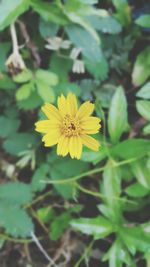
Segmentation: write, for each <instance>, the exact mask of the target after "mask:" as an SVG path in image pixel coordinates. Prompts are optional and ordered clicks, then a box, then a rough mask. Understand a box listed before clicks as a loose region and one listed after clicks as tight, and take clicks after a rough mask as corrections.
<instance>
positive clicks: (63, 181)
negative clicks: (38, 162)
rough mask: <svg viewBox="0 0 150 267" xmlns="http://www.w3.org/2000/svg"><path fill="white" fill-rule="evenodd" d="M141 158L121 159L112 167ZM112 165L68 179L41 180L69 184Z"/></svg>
mask: <svg viewBox="0 0 150 267" xmlns="http://www.w3.org/2000/svg"><path fill="white" fill-rule="evenodd" d="M138 159H139V158H133V159H127V160H124V161H120V162H118V163H114V165H112V166H111V168H116V167H118V166H122V165H126V164H129V163H131V162H134V161H137V160H138ZM109 168H110V166H104V167H100V168H95V169H93V170H90V171H87V172H83V173H81V174H78V175H76V176H73V177H70V178H68V179H63V180H55V181H54V180H52V181H45V180H41V182H42V183H46V184H69V183H72V182H75V181H77V180H79V179H81V178H83V177H85V176H90V175H92V174H96V173H99V172H102V171H104V170H106V169H109Z"/></svg>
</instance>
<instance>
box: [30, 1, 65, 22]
mask: <svg viewBox="0 0 150 267" xmlns="http://www.w3.org/2000/svg"><path fill="white" fill-rule="evenodd" d="M31 5H32V7H33V10H35V11H36V12H37V13H38V14H39V15H40V16H41V17H42V18H43V19H44V20H45V21H50V22H53V23H55V24H58V25H62V26H63V25H66V24H68V23H69V21H68V18H67V16H65V15H64V14H63V12H62V10H61V9H59V8H58V7H57V6H56V5H55V4H52V3H46V2H45V3H44V2H43V1H39V0H31Z"/></svg>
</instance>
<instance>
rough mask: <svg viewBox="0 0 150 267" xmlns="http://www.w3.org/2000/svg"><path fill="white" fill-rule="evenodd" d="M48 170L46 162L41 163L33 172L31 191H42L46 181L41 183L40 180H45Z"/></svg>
mask: <svg viewBox="0 0 150 267" xmlns="http://www.w3.org/2000/svg"><path fill="white" fill-rule="evenodd" d="M48 172H49V165H48V164H46V163H45V164H41V165H40V167H39V168H38V169H37V170H36V171H35V172H34V174H33V176H32V181H31V188H32V191H34V192H36V191H42V190H43V189H44V188H45V187H46V183H42V182H41V180H44V181H46V180H47V174H48Z"/></svg>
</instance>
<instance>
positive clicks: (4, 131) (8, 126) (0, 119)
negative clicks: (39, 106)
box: [0, 116, 20, 138]
mask: <svg viewBox="0 0 150 267" xmlns="http://www.w3.org/2000/svg"><path fill="white" fill-rule="evenodd" d="M4 126H5V127H4ZM19 126H20V120H19V119H16V118H14V119H13V118H7V117H5V116H0V137H3V138H4V137H8V136H10V135H12V134H14V133H16V131H17V130H18V128H19Z"/></svg>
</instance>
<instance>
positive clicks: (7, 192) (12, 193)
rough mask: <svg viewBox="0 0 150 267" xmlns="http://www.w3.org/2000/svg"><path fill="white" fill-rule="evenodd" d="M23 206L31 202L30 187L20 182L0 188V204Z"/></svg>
mask: <svg viewBox="0 0 150 267" xmlns="http://www.w3.org/2000/svg"><path fill="white" fill-rule="evenodd" d="M4 200H5V201H7V203H9V204H10V205H12V204H15V205H19V206H20V205H24V204H27V203H29V202H30V201H31V200H32V193H31V187H30V185H29V184H25V183H21V182H9V183H6V184H4V185H1V186H0V202H3V201H4Z"/></svg>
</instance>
